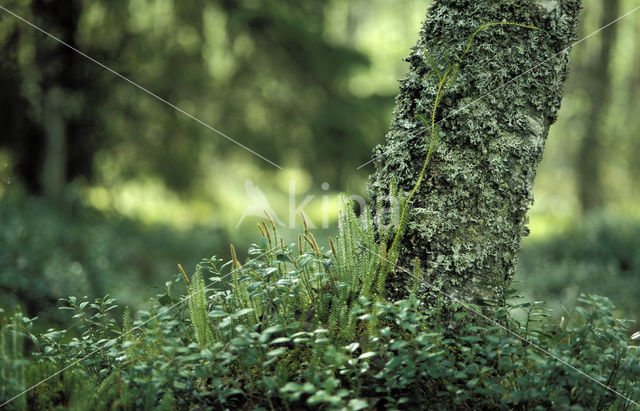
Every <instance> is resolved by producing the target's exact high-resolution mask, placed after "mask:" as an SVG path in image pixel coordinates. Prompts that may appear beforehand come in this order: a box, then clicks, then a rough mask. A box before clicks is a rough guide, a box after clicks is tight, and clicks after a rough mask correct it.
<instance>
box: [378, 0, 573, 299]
mask: <svg viewBox="0 0 640 411" xmlns="http://www.w3.org/2000/svg"><path fill="white" fill-rule="evenodd" d="M580 4H581V2H580V0H558V1H543V0H537V1H533V0H527V1H521V0H504V1H500V2H496V1H493V0H456V1H454V0H436V1H435V2H434V4H433V5H432V6H431V7H430V9H429V11H428V15H427V19H426V22H425V23H424V25H423V29H422V30H421V33H420V39H419V41H418V44H417V45H416V46H415V47H414V48H413V51H412V53H411V55H410V57H409V58H408V61H409V63H410V71H409V73H408V75H407V76H406V78H405V79H404V80H402V81H401V85H400V94H399V96H398V97H397V99H396V109H395V112H394V121H393V123H392V125H391V130H390V131H389V133H388V135H387V142H386V145H385V146H384V147H381V146H379V147H377V148H376V150H375V156H376V157H377V160H376V163H375V165H376V170H375V173H374V174H373V175H372V176H371V178H370V182H369V194H370V197H371V198H372V199H373V201H372V204H376V199H377V198H378V197H379V196H387V195H388V194H389V187H390V186H391V185H392V183H393V182H395V183H396V184H397V185H398V187H399V189H400V190H401V193H402V192H404V193H405V197H404V198H405V199H406V198H407V195H406V194H407V193H409V192H410V191H411V190H412V189H413V188H414V186H415V185H416V182H417V180H418V176H419V173H420V170H421V167H422V164H423V163H424V160H425V157H426V155H427V150H428V146H429V141H428V137H429V132H428V130H427V129H426V127H425V124H424V123H423V122H422V121H420V120H418V119H417V118H416V116H417V115H422V116H424V117H425V118H426V117H430V115H431V108H432V107H433V102H434V99H435V98H436V95H437V87H438V82H437V75H434V71H436V70H435V69H434V68H433V66H434V63H435V65H436V66H438V71H441V72H444V71H445V70H446V68H447V66H450V65H451V64H452V63H453V62H454V61H455V59H456V58H457V56H461V55H462V54H463V53H464V51H465V49H466V47H467V45H468V43H469V40H470V37H471V36H472V34H473V33H474V32H475V31H476V30H477V29H478V28H479V27H481V26H482V25H483V24H484V23H492V22H513V23H519V24H526V25H535V26H537V27H538V28H539V30H532V29H526V28H522V27H518V26H493V27H489V28H487V29H486V30H483V31H481V32H480V33H479V34H478V35H477V37H476V38H475V40H474V44H473V46H472V48H471V49H470V51H469V53H468V54H467V55H466V56H465V58H464V60H462V61H461V63H460V66H459V74H458V76H457V78H456V80H455V82H453V83H452V84H451V86H450V87H449V88H448V89H447V91H446V92H445V94H444V96H443V99H442V102H441V103H440V106H439V109H438V111H437V116H436V121H437V122H439V123H440V124H439V127H440V128H441V131H440V133H439V135H440V141H439V143H438V144H437V145H436V147H435V150H434V152H433V155H432V156H431V160H430V163H429V165H428V168H427V171H426V175H425V177H424V181H423V182H422V183H421V185H420V186H419V187H418V189H417V191H416V194H415V195H414V196H413V198H412V199H411V202H410V204H409V206H408V211H407V218H406V222H407V225H406V230H405V232H404V235H403V236H402V239H401V241H400V242H399V248H398V252H399V257H398V262H397V265H398V266H400V267H403V268H406V269H411V267H412V261H414V259H415V258H419V260H420V265H421V271H422V273H423V274H422V275H423V278H424V280H425V281H424V282H423V285H422V286H421V287H420V288H419V290H418V292H419V294H420V295H421V296H422V298H423V299H424V300H425V301H426V302H427V307H428V308H429V307H436V306H439V304H440V302H441V301H442V298H443V294H442V293H439V292H435V291H434V290H433V289H432V288H429V286H425V285H424V283H425V282H426V283H428V284H430V285H432V286H433V287H438V288H440V289H441V290H442V291H444V292H445V293H447V294H449V295H452V296H454V297H456V298H459V299H460V300H463V301H467V302H473V303H477V304H481V305H484V307H486V308H485V309H486V310H487V311H488V312H492V311H493V308H491V307H496V306H498V305H501V304H504V301H505V291H506V290H507V288H508V287H509V286H510V283H511V280H512V278H513V275H514V271H515V266H516V262H517V255H518V252H519V250H520V245H521V238H522V237H523V236H526V235H527V234H528V229H527V227H526V221H525V218H526V212H527V210H528V208H529V206H530V205H531V204H532V202H533V196H532V188H533V181H534V177H535V174H536V169H537V167H538V164H539V163H540V160H541V158H542V152H543V148H544V144H545V140H546V137H547V134H548V131H549V126H550V125H551V124H552V123H553V122H554V121H555V120H556V113H557V111H558V109H559V107H560V102H561V99H562V91H563V85H564V81H565V79H566V76H567V68H568V63H569V50H567V51H564V52H563V50H564V49H565V48H567V47H569V46H570V44H571V42H572V41H573V40H574V38H575V32H576V25H577V18H578V14H579V10H580V7H581V6H580ZM425 50H426V52H425ZM554 55H557V57H554V58H552V56H554ZM427 56H428V57H427ZM429 60H431V62H430V61H429ZM534 66H537V67H536V68H534V69H533V70H531V71H530V72H527V73H526V74H524V75H522V76H520V77H518V76H519V75H521V74H522V73H523V72H525V71H527V70H528V69H529V68H531V67H534ZM512 80H513V81H512ZM389 245H390V244H389ZM412 282H413V281H412V279H411V278H410V276H409V275H408V274H406V273H405V272H403V271H401V270H398V269H396V270H394V271H393V272H390V273H389V275H388V277H387V281H386V284H387V287H388V288H387V290H388V297H389V298H391V299H398V298H403V297H405V296H406V295H407V293H408V290H409V287H410V284H412Z"/></svg>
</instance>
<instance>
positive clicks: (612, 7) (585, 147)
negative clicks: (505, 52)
mask: <svg viewBox="0 0 640 411" xmlns="http://www.w3.org/2000/svg"><path fill="white" fill-rule="evenodd" d="M602 8H603V10H602V15H601V20H600V27H603V26H605V25H606V24H609V23H611V22H612V21H613V20H615V19H616V18H617V17H618V13H619V11H620V0H606V1H603V2H602ZM617 27H618V25H617V24H614V25H612V26H609V27H607V28H606V29H605V30H604V31H603V32H602V34H601V40H600V48H599V50H598V54H597V58H596V59H594V60H593V61H592V63H591V64H590V67H589V72H588V77H587V78H588V79H590V81H589V88H588V91H589V101H590V103H591V107H590V109H589V115H588V117H587V118H586V119H585V120H586V127H585V135H584V137H583V139H582V142H581V144H580V150H579V152H578V158H577V159H576V162H577V171H578V193H579V197H580V205H581V206H582V211H583V212H589V211H592V210H594V209H597V208H599V207H601V206H602V204H603V191H604V185H603V183H602V175H601V174H602V171H601V168H602V167H601V163H600V161H601V160H602V155H603V151H604V150H603V148H604V146H603V144H602V141H601V140H602V139H603V138H604V137H605V133H606V127H604V123H605V121H606V114H607V111H606V108H607V107H609V104H608V103H609V101H610V98H611V92H610V91H611V73H610V67H611V64H610V63H611V55H612V52H613V46H614V44H615V41H616V34H617V30H618V28H617Z"/></svg>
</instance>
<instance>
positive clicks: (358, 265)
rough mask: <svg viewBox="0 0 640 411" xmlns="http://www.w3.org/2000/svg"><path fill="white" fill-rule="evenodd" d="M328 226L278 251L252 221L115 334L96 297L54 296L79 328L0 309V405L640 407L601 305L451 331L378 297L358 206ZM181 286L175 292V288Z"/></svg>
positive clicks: (537, 307) (637, 370) (370, 242)
mask: <svg viewBox="0 0 640 411" xmlns="http://www.w3.org/2000/svg"><path fill="white" fill-rule="evenodd" d="M343 204H346V203H343ZM377 211H378V212H380V210H377ZM340 219H341V223H340V232H339V235H338V237H337V238H336V240H335V241H334V240H331V241H330V242H329V245H328V247H320V245H319V244H318V243H317V241H316V240H315V237H314V236H313V233H311V232H310V231H309V230H308V228H306V225H305V230H304V232H303V233H301V234H300V237H299V241H298V243H297V244H289V245H285V243H284V241H282V239H281V238H279V237H278V235H277V232H276V230H275V224H271V223H270V222H269V221H267V222H265V223H262V224H261V225H260V235H261V237H260V242H259V244H254V245H253V246H252V247H251V248H250V249H249V259H248V260H247V261H246V262H244V263H241V262H240V261H239V260H238V259H237V255H236V253H235V249H234V248H233V247H232V248H231V249H232V258H231V260H230V261H228V262H227V263H224V264H221V263H222V261H221V260H220V259H218V258H215V257H214V258H210V259H206V260H202V262H201V263H200V264H199V265H198V267H197V268H196V270H195V273H194V275H193V276H192V277H191V278H190V279H189V278H188V276H187V275H186V274H183V273H179V274H177V275H176V276H175V277H174V278H173V279H172V280H171V281H168V282H167V283H166V284H165V289H164V291H163V292H162V293H161V294H160V295H158V297H157V298H154V299H152V300H151V301H150V302H149V310H148V311H140V312H138V313H137V314H136V315H135V316H134V315H132V314H131V313H130V312H128V311H127V310H125V311H124V315H123V321H122V326H121V327H118V325H117V322H116V321H115V319H114V318H113V316H112V313H114V312H115V311H117V310H116V305H115V302H114V301H113V299H111V298H109V297H108V296H107V297H105V298H101V299H97V300H95V301H92V302H90V301H89V300H87V299H86V298H74V297H69V298H67V299H64V300H63V304H64V306H63V307H61V309H63V310H67V311H69V312H71V313H73V317H74V320H76V322H77V327H79V331H80V335H79V336H78V337H74V336H73V335H72V334H73V330H60V331H58V330H48V331H47V332H46V333H42V334H40V335H37V336H34V335H32V334H31V331H30V330H31V327H32V324H33V321H32V319H25V318H23V317H21V316H20V315H15V316H11V317H10V318H9V321H8V322H6V321H5V320H4V317H2V318H3V319H2V323H1V324H2V328H1V329H0V337H1V338H0V350H1V351H0V355H1V356H2V377H3V378H2V380H1V381H0V393H1V394H2V397H1V398H2V400H3V402H4V401H6V400H9V399H11V398H13V397H14V396H16V395H19V394H20V393H21V392H23V391H24V390H27V389H29V388H30V387H33V388H32V389H30V390H28V391H27V392H26V393H25V394H24V395H20V396H18V397H16V398H15V400H13V401H11V402H9V403H8V404H7V406H8V407H9V408H8V409H13V408H15V409H24V408H38V409H40V408H45V409H46V408H55V407H57V406H60V405H63V406H69V407H71V408H75V409H106V408H124V409H134V408H135V409H158V408H159V409H189V408H192V407H195V406H203V407H213V408H219V409H233V408H242V409H254V408H262V409H265V408H267V409H287V408H288V409H296V408H312V409H327V408H329V409H345V410H360V409H372V408H383V409H384V408H392V409H407V408H409V409H433V408H436V409H439V408H445V407H447V408H449V407H455V408H459V409H473V408H486V409H532V408H536V407H538V408H578V407H582V408H589V409H611V408H614V409H625V408H630V407H631V406H632V405H633V403H631V402H629V400H631V401H636V402H637V401H638V400H640V391H639V390H638V381H639V380H640V379H639V377H640V365H638V364H640V361H639V360H640V350H639V348H638V346H637V345H636V344H635V342H636V340H633V339H631V338H629V334H630V331H631V328H630V326H631V324H630V323H629V322H628V321H625V320H620V319H617V318H615V317H614V315H613V314H612V312H613V310H614V308H613V306H612V304H611V303H610V302H609V301H608V300H607V299H606V298H603V297H596V296H583V297H582V298H581V299H580V301H579V302H578V305H577V306H576V307H575V308H574V309H573V310H572V311H571V312H568V313H566V314H565V317H564V319H563V320H562V321H561V322H557V321H556V320H554V319H553V317H552V316H550V315H549V314H550V313H549V312H548V310H547V309H546V308H545V307H544V305H543V304H542V303H539V302H513V303H510V304H509V305H508V306H507V307H505V309H503V310H501V311H499V313H498V319H499V320H500V322H501V323H503V324H505V327H506V328H505V327H503V326H497V325H495V323H489V324H487V325H486V326H482V327H480V326H477V325H471V324H469V325H466V326H463V327H461V329H460V330H459V333H458V334H456V335H453V336H452V335H451V334H450V332H449V330H448V329H447V328H445V327H444V326H443V325H441V324H439V323H438V322H437V321H435V322H434V321H433V316H432V314H431V313H429V312H428V310H426V309H425V307H424V305H423V303H422V302H421V301H419V300H418V299H417V298H416V297H415V295H413V294H412V295H410V296H409V298H408V299H406V300H402V301H397V302H388V301H385V300H384V298H383V296H382V292H381V291H382V290H381V287H380V284H383V283H384V282H383V281H382V282H380V278H379V275H380V273H381V263H380V259H379V258H372V257H371V256H372V255H374V256H375V255H376V254H375V253H384V246H381V245H378V244H379V243H378V242H376V241H375V235H374V232H375V230H374V226H373V218H372V217H371V214H370V212H369V211H365V212H364V213H363V214H362V215H361V216H360V217H357V216H355V214H354V213H353V212H352V211H351V208H350V207H343V211H342V213H341V215H340ZM387 235H389V236H391V235H393V232H392V231H391V230H388V232H387ZM368 247H371V248H372V249H373V250H374V251H375V253H371V252H366V250H365V248H368ZM417 267H418V268H416V270H419V265H417ZM415 275H416V277H417V278H420V273H419V272H416V273H415ZM205 278H207V279H206V280H205ZM180 282H187V283H188V287H187V294H186V295H184V296H174V295H173V294H174V292H175V291H174V289H175V288H176V287H175V285H176V284H178V283H180ZM512 301H517V298H515V296H512ZM442 304H448V305H452V304H453V303H452V302H450V301H447V300H446V299H444V300H443V302H442ZM516 312H517V313H519V314H520V315H515V313H516ZM0 314H2V313H0ZM512 314H513V315H512ZM461 315H474V314H473V312H462V313H461ZM134 318H135V319H134ZM516 318H518V319H516ZM516 335H518V336H521V337H517V336H516ZM25 338H26V341H30V343H29V345H28V348H29V351H30V353H29V354H22V351H21V350H22V349H23V348H22V347H23V346H24V345H23V344H22V343H21V341H23V340H25ZM16 347H18V348H16ZM543 350H544V351H543ZM545 352H547V353H550V354H552V355H553V356H555V357H557V358H559V359H561V360H562V361H564V362H565V363H564V364H563V363H562V362H559V361H558V360H557V359H554V358H553V357H551V356H549V355H547V354H546V353H545ZM567 364H569V365H570V366H571V367H573V368H571V367H569V366H567ZM70 365H71V366H70ZM65 367H68V368H66V369H65V370H64V372H61V373H59V374H55V373H56V372H57V371H58V370H60V369H64V368H65ZM576 370H580V371H583V372H584V373H585V374H587V375H589V378H587V377H585V374H582V373H580V372H578V371H576ZM47 377H50V378H48V379H46V380H45V381H44V382H43V380H44V379H45V378H47ZM36 384H37V385H36ZM605 386H606V387H610V388H611V389H612V390H615V392H616V393H614V392H613V391H611V390H609V389H608V388H606V387H605Z"/></svg>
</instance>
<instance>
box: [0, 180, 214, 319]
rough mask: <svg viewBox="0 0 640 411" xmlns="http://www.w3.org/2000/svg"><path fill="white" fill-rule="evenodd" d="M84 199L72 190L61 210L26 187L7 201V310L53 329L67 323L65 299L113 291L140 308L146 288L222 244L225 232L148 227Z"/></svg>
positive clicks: (3, 304) (2, 200)
mask: <svg viewBox="0 0 640 411" xmlns="http://www.w3.org/2000/svg"><path fill="white" fill-rule="evenodd" d="M81 195H82V191H81V190H80V189H79V187H68V189H67V191H66V194H65V196H66V200H65V204H64V205H63V206H62V207H60V208H59V209H56V208H54V207H51V205H49V204H47V202H46V201H43V200H42V199H41V198H37V197H31V196H28V195H27V194H25V193H24V192H23V191H22V190H21V188H20V187H19V186H18V184H15V185H13V186H12V189H11V190H9V191H7V192H6V193H4V194H3V195H2V196H0V221H1V222H2V223H1V224H0V308H4V309H5V310H7V309H10V308H12V307H15V306H21V307H22V309H23V310H24V312H25V313H26V314H28V315H36V314H37V315H39V316H40V317H41V320H42V321H44V323H45V324H51V323H55V324H60V323H61V322H62V321H63V317H62V316H60V315H59V312H57V310H56V309H55V305H56V301H57V300H58V299H59V298H61V297H64V296H67V295H87V296H89V297H90V298H91V299H93V298H95V297H99V296H101V295H104V294H105V293H106V292H107V290H108V292H110V293H112V295H118V296H119V297H120V299H121V300H123V301H124V302H126V303H127V304H130V305H132V306H134V307H135V308H139V307H140V306H141V305H142V304H144V303H145V301H146V299H147V298H149V296H151V295H153V294H152V293H151V292H149V293H145V292H144V291H145V286H146V285H147V284H150V283H155V282H157V279H158V278H159V277H164V273H163V271H164V270H166V267H167V266H169V265H171V266H173V265H175V262H176V261H181V262H183V263H188V264H195V263H196V262H198V261H199V259H200V258H201V257H202V255H203V254H204V253H207V254H208V253H210V252H211V251H210V250H211V249H212V248H213V249H215V248H217V247H219V244H216V241H217V240H216V239H217V238H218V237H219V236H218V235H217V234H219V231H217V230H211V229H197V230H193V231H191V232H180V231H177V230H175V229H174V228H172V227H167V226H159V225H158V226H146V225H144V224H142V223H140V222H138V221H134V220H131V219H126V218H122V217H121V216H118V215H115V214H103V213H100V212H98V211H96V210H95V209H92V208H91V207H88V206H87V205H86V204H85V203H84V202H83V201H82V197H81ZM145 294H147V295H145ZM40 326H41V325H40Z"/></svg>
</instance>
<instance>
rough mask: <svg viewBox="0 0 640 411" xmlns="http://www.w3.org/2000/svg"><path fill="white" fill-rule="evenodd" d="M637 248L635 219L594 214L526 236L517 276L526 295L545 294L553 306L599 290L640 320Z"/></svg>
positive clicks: (638, 227)
mask: <svg viewBox="0 0 640 411" xmlns="http://www.w3.org/2000/svg"><path fill="white" fill-rule="evenodd" d="M639 249H640V223H639V222H638V221H637V220H636V219H631V218H624V217H620V216H616V215H613V214H611V213H605V212H602V213H594V214H592V215H591V216H589V217H588V218H586V219H584V220H583V222H582V223H581V224H579V225H576V226H571V227H567V228H564V229H562V230H558V231H557V232H556V233H555V234H552V235H550V236H546V237H532V238H530V239H527V240H525V241H524V244H523V248H522V252H521V253H520V256H519V262H518V273H517V277H516V278H518V279H519V280H521V281H525V285H524V287H523V290H522V291H526V293H527V295H531V296H533V297H534V298H542V297H543V296H544V298H545V299H547V301H548V302H549V303H550V304H552V306H554V307H559V306H560V304H561V303H567V302H568V304H569V305H571V304H572V303H573V301H574V300H575V299H576V298H577V296H578V295H579V294H580V293H600V294H602V295H607V296H610V298H611V300H612V301H613V302H614V303H615V305H616V306H617V307H618V308H619V309H620V310H622V312H624V313H626V314H627V315H629V316H631V318H633V319H635V320H636V321H639V320H640V302H639V301H638V295H640V282H638V280H637V279H638V278H640V254H639V253H638V250H639ZM534 285H535V286H534Z"/></svg>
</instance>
